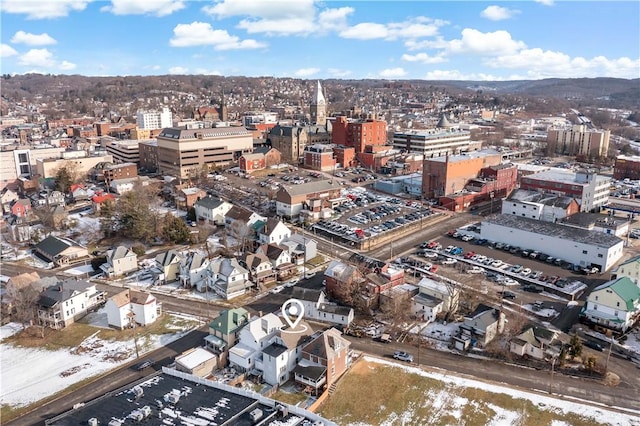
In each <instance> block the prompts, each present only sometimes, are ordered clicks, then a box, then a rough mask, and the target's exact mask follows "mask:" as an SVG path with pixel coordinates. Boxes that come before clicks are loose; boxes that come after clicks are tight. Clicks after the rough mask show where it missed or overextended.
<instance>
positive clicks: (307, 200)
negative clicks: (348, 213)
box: [276, 180, 342, 219]
mask: <svg viewBox="0 0 640 426" xmlns="http://www.w3.org/2000/svg"><path fill="white" fill-rule="evenodd" d="M341 189H342V186H341V185H339V184H338V182H334V181H333V180H319V181H315V182H309V183H303V184H301V185H292V186H285V187H282V188H280V190H279V191H278V193H277V194H276V214H277V215H278V216H281V217H286V218H289V219H291V218H294V217H297V216H298V215H299V214H300V213H301V212H302V211H303V210H307V211H308V212H309V213H311V214H319V213H320V211H321V210H322V209H323V208H327V207H329V205H328V201H329V200H331V199H334V198H338V197H340V190H341Z"/></svg>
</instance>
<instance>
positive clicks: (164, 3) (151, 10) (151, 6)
mask: <svg viewBox="0 0 640 426" xmlns="http://www.w3.org/2000/svg"><path fill="white" fill-rule="evenodd" d="M184 8H185V4H184V0H154V1H149V0H111V5H110V6H103V7H102V8H100V11H101V12H111V13H113V14H114V15H147V14H149V15H155V16H167V15H171V14H172V13H173V12H177V11H178V10H181V9H184Z"/></svg>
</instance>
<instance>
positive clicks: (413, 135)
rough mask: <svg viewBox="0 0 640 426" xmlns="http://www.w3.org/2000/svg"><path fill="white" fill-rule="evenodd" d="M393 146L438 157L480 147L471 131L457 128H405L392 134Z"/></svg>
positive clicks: (426, 155)
mask: <svg viewBox="0 0 640 426" xmlns="http://www.w3.org/2000/svg"><path fill="white" fill-rule="evenodd" d="M393 147H394V148H396V149H400V150H405V151H407V152H415V153H418V154H423V155H424V156H425V157H440V156H444V155H452V154H460V153H462V152H466V151H473V150H476V149H480V147H481V143H480V142H474V141H472V140H471V132H469V131H467V130H458V129H431V130H406V131H402V132H396V133H394V134H393Z"/></svg>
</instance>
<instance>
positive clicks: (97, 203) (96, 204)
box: [91, 194, 116, 212]
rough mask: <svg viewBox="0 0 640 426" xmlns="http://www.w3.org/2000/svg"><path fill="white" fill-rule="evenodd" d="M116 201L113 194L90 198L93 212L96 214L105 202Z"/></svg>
mask: <svg viewBox="0 0 640 426" xmlns="http://www.w3.org/2000/svg"><path fill="white" fill-rule="evenodd" d="M115 200H116V196H115V195H113V194H99V195H94V196H93V197H91V202H92V203H93V210H94V211H96V212H99V211H100V208H101V207H102V205H103V204H104V203H106V202H107V201H111V202H114V201H115Z"/></svg>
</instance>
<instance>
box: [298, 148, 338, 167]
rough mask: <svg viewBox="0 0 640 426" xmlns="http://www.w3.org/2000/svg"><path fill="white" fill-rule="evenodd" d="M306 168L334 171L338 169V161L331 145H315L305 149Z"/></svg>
mask: <svg viewBox="0 0 640 426" xmlns="http://www.w3.org/2000/svg"><path fill="white" fill-rule="evenodd" d="M303 158H304V160H303V161H304V163H303V164H304V166H305V167H307V168H310V169H313V170H320V171H332V170H335V168H336V159H335V158H334V155H333V149H332V147H331V146H330V145H322V144H314V145H309V146H307V147H306V148H305V149H304V157H303Z"/></svg>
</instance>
